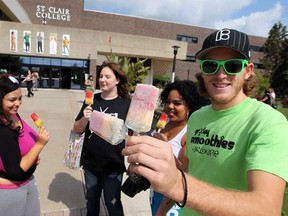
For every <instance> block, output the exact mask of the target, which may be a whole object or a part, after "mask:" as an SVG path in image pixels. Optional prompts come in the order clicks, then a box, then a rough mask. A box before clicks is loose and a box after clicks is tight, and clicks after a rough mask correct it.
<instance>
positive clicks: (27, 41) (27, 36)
mask: <svg viewBox="0 0 288 216" xmlns="http://www.w3.org/2000/svg"><path fill="white" fill-rule="evenodd" d="M23 52H26V53H31V31H23Z"/></svg>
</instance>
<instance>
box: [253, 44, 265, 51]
mask: <svg viewBox="0 0 288 216" xmlns="http://www.w3.org/2000/svg"><path fill="white" fill-rule="evenodd" d="M250 50H252V51H255V52H263V51H264V48H263V47H259V46H254V45H250Z"/></svg>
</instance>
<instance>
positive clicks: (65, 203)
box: [19, 88, 151, 216]
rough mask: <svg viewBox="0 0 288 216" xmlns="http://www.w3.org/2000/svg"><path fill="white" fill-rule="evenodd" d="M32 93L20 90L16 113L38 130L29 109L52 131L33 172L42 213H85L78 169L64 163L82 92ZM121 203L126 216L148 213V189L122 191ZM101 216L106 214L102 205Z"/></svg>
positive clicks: (75, 215) (62, 215)
mask: <svg viewBox="0 0 288 216" xmlns="http://www.w3.org/2000/svg"><path fill="white" fill-rule="evenodd" d="M34 94H35V95H34V97H31V98H28V97H26V96H25V95H27V91H26V89H24V88H23V89H22V95H23V103H22V106H21V107H20V110H19V114H20V116H21V117H22V118H23V119H24V120H25V121H26V122H27V123H28V124H29V125H31V126H32V127H34V129H35V130H36V131H38V130H37V128H36V126H34V123H33V121H32V120H31V117H30V115H31V113H32V112H35V113H37V114H38V115H39V117H40V118H41V119H42V121H43V123H44V126H45V127H46V128H47V129H48V130H49V131H50V133H51V139H50V141H49V143H48V144H47V146H46V147H45V149H44V150H43V151H42V153H41V155H40V157H41V160H40V164H39V166H38V168H37V170H36V172H35V177H36V181H37V183H38V187H39V191H40V202H41V211H42V214H41V216H68V215H69V216H84V215H86V208H85V197H84V192H83V181H82V176H81V172H80V171H74V170H70V169H68V168H66V167H65V166H64V165H63V156H64V153H65V150H66V148H67V146H68V137H69V133H70V130H71V128H72V125H73V122H74V119H75V117H76V115H77V114H78V112H79V110H80V107H81V105H82V102H83V100H84V97H85V94H84V91H80V90H58V89H38V91H35V92H34ZM125 178H126V175H125ZM122 203H123V206H124V212H125V215H126V216H132V215H133V216H147V215H151V213H150V206H149V190H147V191H145V192H142V193H140V194H137V195H136V196H135V197H134V198H130V197H128V196H126V195H125V194H123V193H122ZM101 215H103V216H105V215H106V213H105V208H103V209H102V211H101Z"/></svg>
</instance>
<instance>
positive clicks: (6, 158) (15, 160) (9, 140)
mask: <svg viewBox="0 0 288 216" xmlns="http://www.w3.org/2000/svg"><path fill="white" fill-rule="evenodd" d="M0 139H1V141H0V157H1V161H2V163H3V166H4V169H5V171H3V170H2V171H0V176H1V177H3V178H6V179H9V180H12V181H24V180H26V179H28V178H29V177H30V176H31V175H32V174H33V173H34V171H35V169H36V165H34V166H32V167H31V168H30V169H29V170H27V172H24V170H23V169H22V168H21V167H20V161H21V153H20V149H19V145H18V131H16V130H12V129H10V128H8V127H7V126H4V125H0Z"/></svg>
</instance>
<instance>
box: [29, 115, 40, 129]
mask: <svg viewBox="0 0 288 216" xmlns="http://www.w3.org/2000/svg"><path fill="white" fill-rule="evenodd" d="M31 118H32V120H33V121H34V123H35V125H36V126H37V127H38V128H40V127H42V125H43V122H42V120H41V119H40V118H39V117H38V116H37V114H36V113H32V114H31Z"/></svg>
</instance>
